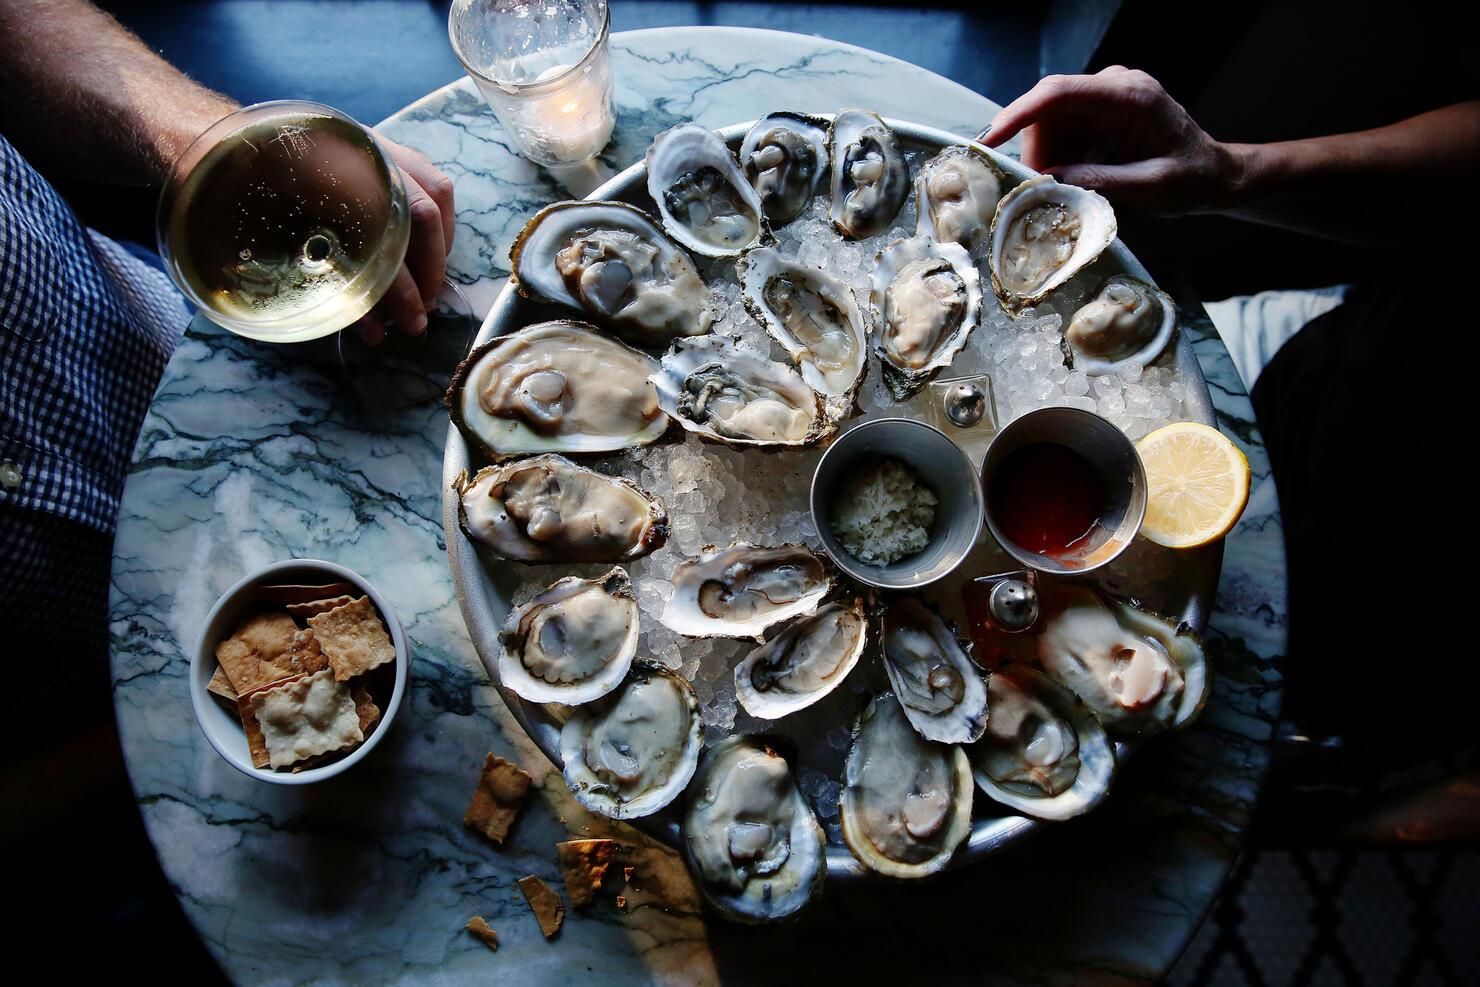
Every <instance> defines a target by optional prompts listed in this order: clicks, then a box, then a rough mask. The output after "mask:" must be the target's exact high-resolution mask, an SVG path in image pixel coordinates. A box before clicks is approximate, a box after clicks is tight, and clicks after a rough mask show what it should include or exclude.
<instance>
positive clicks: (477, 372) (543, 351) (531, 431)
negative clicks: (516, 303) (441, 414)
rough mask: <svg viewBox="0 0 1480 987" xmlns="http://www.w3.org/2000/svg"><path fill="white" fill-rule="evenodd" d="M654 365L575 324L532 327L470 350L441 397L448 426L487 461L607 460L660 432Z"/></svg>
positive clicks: (663, 423) (664, 421)
mask: <svg viewBox="0 0 1480 987" xmlns="http://www.w3.org/2000/svg"><path fill="white" fill-rule="evenodd" d="M658 369H659V366H658V363H657V361H656V360H654V359H653V358H652V357H649V356H646V355H645V354H642V353H639V352H638V351H637V350H634V349H632V348H631V347H629V346H625V345H623V344H622V343H619V342H618V341H617V340H615V339H612V338H611V337H610V336H607V335H606V334H604V333H602V332H599V331H598V330H597V329H596V327H595V326H592V325H589V324H587V323H584V322H566V321H556V322H540V323H537V324H535V325H532V326H527V327H526V328H524V329H520V330H519V331H518V332H511V333H509V334H508V335H507V336H499V337H497V338H494V339H491V340H489V341H488V342H487V343H484V344H483V345H482V346H479V347H477V348H476V349H474V350H473V352H472V353H470V354H468V358H467V359H466V360H464V361H463V362H462V363H461V364H460V365H459V366H458V368H457V372H456V373H455V374H453V377H452V383H451V386H449V387H448V389H447V407H448V408H449V410H450V411H451V413H452V421H453V423H454V424H456V425H457V427H458V429H459V430H461V431H462V433H463V435H464V436H465V437H466V438H467V439H468V441H469V443H470V444H472V445H474V446H476V447H478V448H480V449H482V450H483V451H484V452H485V453H487V454H488V455H489V456H490V457H491V458H493V459H503V458H505V457H507V456H516V455H520V454H522V453H530V452H560V453H587V452H612V451H614V450H617V449H625V448H627V447H628V446H634V445H645V444H646V443H649V442H652V441H654V440H655V439H657V438H658V436H660V435H662V434H663V432H664V431H666V430H667V428H668V416H667V415H665V414H664V413H663V410H662V409H661V408H660V407H658V392H657V389H656V388H654V387H653V385H652V384H651V383H649V382H648V377H649V375H651V374H654V373H656V372H657V371H658Z"/></svg>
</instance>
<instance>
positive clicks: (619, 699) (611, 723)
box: [560, 658, 704, 819]
mask: <svg viewBox="0 0 1480 987" xmlns="http://www.w3.org/2000/svg"><path fill="white" fill-rule="evenodd" d="M703 744H704V717H703V715H702V714H701V712H700V710H699V700H698V698H697V697H696V696H695V695H694V688H693V686H691V685H689V683H688V680H687V679H685V678H684V677H683V676H681V675H678V674H676V673H674V672H672V671H670V670H669V669H667V668H665V667H664V666H663V665H661V664H660V663H658V662H655V661H650V660H648V659H646V658H639V659H637V660H636V661H634V662H633V663H632V669H631V671H630V672H629V673H628V675H627V677H626V679H625V680H624V681H622V682H621V684H620V686H619V687H618V688H617V689H616V691H614V692H612V693H610V694H608V695H607V696H605V697H604V698H602V699H599V700H597V701H596V702H593V703H590V704H588V705H585V706H582V707H581V708H579V709H577V710H574V711H573V712H572V713H571V715H570V719H568V720H566V721H565V726H564V727H562V728H561V730H560V759H561V761H562V762H563V763H564V765H565V768H564V772H565V783H566V785H567V786H569V788H570V791H571V794H572V795H574V796H575V798H576V801H577V802H580V803H581V804H582V805H584V806H585V807H586V808H588V809H590V810H591V811H592V812H599V813H601V814H602V815H604V816H609V817H610V818H612V819H635V818H637V817H639V816H646V815H651V814H652V813H654V812H657V811H658V810H659V809H661V808H663V807H664V806H666V805H668V804H669V803H670V802H672V801H673V800H674V799H676V798H677V797H678V796H679V794H680V793H681V792H682V791H683V790H684V788H685V787H686V786H687V785H688V783H689V779H690V778H692V777H693V775H694V769H695V768H696V767H697V766H698V763H699V750H700V748H701V747H703Z"/></svg>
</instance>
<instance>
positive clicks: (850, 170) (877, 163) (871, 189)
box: [830, 110, 910, 240]
mask: <svg viewBox="0 0 1480 987" xmlns="http://www.w3.org/2000/svg"><path fill="white" fill-rule="evenodd" d="M830 137H831V141H832V210H831V216H832V223H833V226H835V227H837V229H838V232H840V233H842V234H843V235H844V236H846V237H849V238H850V239H854V240H861V239H863V238H864V237H870V236H873V235H874V234H876V233H882V232H884V230H886V229H887V228H888V227H889V223H890V222H891V221H892V220H893V219H894V217H895V216H896V215H897V214H898V213H899V208H900V206H903V205H904V200H905V198H906V197H908V196H909V194H910V166H909V164H908V163H907V162H906V161H905V159H904V152H903V151H901V150H900V148H899V141H898V139H897V138H896V137H895V136H894V131H892V130H890V129H889V127H888V125H887V124H885V123H884V121H883V120H881V119H879V117H878V116H877V115H876V114H873V113H870V112H868V111H867V110H839V111H838V115H837V116H836V117H835V118H834V119H833V124H832V130H831V132H830Z"/></svg>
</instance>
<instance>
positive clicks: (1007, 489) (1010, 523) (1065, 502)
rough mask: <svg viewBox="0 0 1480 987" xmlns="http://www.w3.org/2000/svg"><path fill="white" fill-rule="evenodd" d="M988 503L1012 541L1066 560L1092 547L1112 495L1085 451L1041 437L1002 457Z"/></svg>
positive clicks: (1004, 532) (1025, 547) (1038, 552)
mask: <svg viewBox="0 0 1480 987" xmlns="http://www.w3.org/2000/svg"><path fill="white" fill-rule="evenodd" d="M987 504H988V508H989V509H990V510H991V512H992V517H993V519H994V520H995V521H996V522H997V527H998V528H999V529H1000V530H1001V532H1002V534H1003V535H1004V536H1006V537H1007V538H1008V539H1009V540H1011V541H1012V542H1014V543H1015V544H1017V545H1018V546H1020V547H1021V548H1023V549H1026V550H1027V551H1029V552H1032V553H1034V554H1036V555H1043V556H1046V557H1047V558H1050V559H1063V558H1068V557H1070V556H1073V555H1076V554H1078V553H1080V552H1082V551H1083V550H1084V549H1086V548H1088V547H1089V538H1090V536H1091V535H1092V534H1093V533H1094V530H1095V528H1096V527H1097V526H1098V525H1099V524H1100V521H1101V519H1102V518H1103V517H1104V516H1105V511H1106V509H1107V508H1108V507H1109V497H1108V496H1107V494H1106V492H1105V487H1104V485H1103V484H1101V483H1100V478H1099V476H1098V475H1097V474H1096V473H1095V470H1094V467H1093V466H1091V465H1090V464H1089V461H1088V460H1086V459H1085V458H1084V457H1083V456H1081V455H1080V454H1079V453H1077V452H1075V451H1074V450H1072V449H1070V448H1069V447H1068V446H1062V445H1059V444H1058V443H1056V442H1035V443H1033V444H1032V445H1026V446H1023V447H1022V448H1020V449H1014V450H1013V451H1012V452H1010V453H1008V454H1007V456H1006V457H1005V458H1004V459H1003V460H1002V463H1001V464H1000V465H999V466H998V467H997V470H996V472H995V473H993V475H992V479H991V483H990V485H989V488H988V490H987Z"/></svg>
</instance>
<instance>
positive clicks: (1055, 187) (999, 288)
mask: <svg viewBox="0 0 1480 987" xmlns="http://www.w3.org/2000/svg"><path fill="white" fill-rule="evenodd" d="M1115 229H1116V225H1115V210H1113V209H1111V208H1110V203H1109V202H1107V201H1105V198H1104V197H1103V196H1101V195H1100V194H1099V193H1097V192H1091V191H1089V190H1088V189H1083V188H1080V187H1079V186H1077V185H1060V184H1059V183H1058V182H1056V181H1054V179H1053V177H1052V176H1051V175H1039V176H1038V177H1037V178H1032V179H1029V180H1028V181H1026V182H1024V183H1023V184H1021V185H1019V186H1018V187H1017V188H1015V189H1013V190H1012V191H1011V192H1008V193H1007V194H1006V195H1004V196H1003V197H1002V201H1001V202H999V203H997V212H996V214H995V215H994V216H993V217H992V230H991V236H992V242H991V245H990V247H989V248H988V251H987V266H988V268H989V269H990V270H991V272H992V287H993V288H994V289H995V290H996V292H997V297H998V298H999V299H1001V300H1002V305H1003V307H1005V308H1006V309H1007V310H1008V311H1009V312H1014V313H1015V312H1019V311H1021V310H1023V309H1024V308H1027V307H1028V306H1030V305H1037V304H1038V303H1039V302H1041V301H1043V299H1044V298H1046V297H1048V294H1049V292H1051V291H1053V290H1054V289H1055V288H1057V287H1058V286H1059V285H1061V284H1063V283H1064V282H1065V281H1068V280H1069V279H1070V278H1071V277H1073V276H1074V275H1075V274H1077V273H1079V272H1080V271H1081V270H1083V269H1084V268H1085V267H1086V266H1088V265H1089V264H1090V262H1092V261H1093V260H1094V259H1095V258H1096V257H1099V256H1100V254H1101V253H1102V252H1104V250H1105V248H1106V247H1108V246H1110V243H1111V242H1112V241H1113V240H1114V239H1115Z"/></svg>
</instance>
